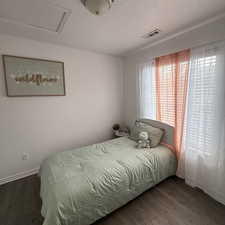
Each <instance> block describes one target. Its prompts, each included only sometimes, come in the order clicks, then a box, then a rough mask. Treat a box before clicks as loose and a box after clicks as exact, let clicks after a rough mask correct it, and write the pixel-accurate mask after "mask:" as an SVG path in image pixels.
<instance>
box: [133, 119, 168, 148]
mask: <svg viewBox="0 0 225 225" xmlns="http://www.w3.org/2000/svg"><path fill="white" fill-rule="evenodd" d="M142 131H146V132H148V137H149V139H150V145H151V147H152V148H153V147H156V146H157V145H159V143H160V141H161V140H162V137H163V134H164V131H163V130H162V129H160V128H157V127H153V126H151V125H149V124H147V123H143V122H140V121H136V122H135V125H134V126H133V128H132V129H131V133H130V138H131V139H132V140H134V141H137V140H138V138H139V133H140V132H142Z"/></svg>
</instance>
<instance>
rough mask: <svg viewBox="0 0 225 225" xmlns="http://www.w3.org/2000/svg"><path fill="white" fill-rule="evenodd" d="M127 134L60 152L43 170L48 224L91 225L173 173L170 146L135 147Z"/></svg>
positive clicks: (172, 155) (45, 212)
mask: <svg viewBox="0 0 225 225" xmlns="http://www.w3.org/2000/svg"><path fill="white" fill-rule="evenodd" d="M135 145H136V143H135V142H134V141H132V140H130V139H128V138H126V137H122V138H118V139H114V140H110V141H106V142H104V143H100V144H95V145H90V146H87V147H83V148H79V149H74V150H70V151H65V152H61V153H57V154H55V155H53V156H52V157H50V158H49V159H47V160H46V161H45V162H43V164H42V166H41V169H40V177H41V198H42V202H43V205H42V215H43V216H44V218H45V220H44V225H87V224H91V223H93V222H94V221H96V220H98V219H100V218H101V217H104V216H105V215H107V214H109V213H110V212H112V211H113V210H115V209H117V208H119V207H120V206H122V205H124V204H126V203H127V202H129V201H130V200H132V199H133V198H135V197H137V196H138V195H140V194H141V193H142V192H144V191H146V190H147V189H149V188H150V187H153V186H154V185H156V184H157V183H159V182H160V181H162V180H163V179H165V178H167V177H169V176H171V175H174V174H175V172H176V167H177V165H176V164H177V162H176V157H175V155H174V154H173V153H172V152H171V151H170V150H169V149H168V148H166V147H164V146H161V145H160V146H158V147H156V148H152V149H136V148H135Z"/></svg>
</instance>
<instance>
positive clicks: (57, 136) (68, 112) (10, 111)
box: [0, 35, 123, 180]
mask: <svg viewBox="0 0 225 225" xmlns="http://www.w3.org/2000/svg"><path fill="white" fill-rule="evenodd" d="M0 54H11V55H18V56H27V57H37V58H44V59H51V60H60V61H63V62H64V63H65V80H66V93H67V95H66V96H65V97H25V98H9V97H6V93H5V85H4V78H3V71H2V62H1V63H0V180H1V179H2V178H6V177H8V176H11V175H14V174H17V173H20V172H23V171H28V170H31V169H33V168H37V167H38V166H39V165H40V163H41V161H42V160H43V159H44V158H46V157H47V156H49V155H50V154H52V153H54V152H58V151H63V150H67V149H72V148H76V147H79V146H83V145H88V144H91V143H97V142H100V141H104V140H107V139H109V138H111V127H112V125H113V123H115V122H117V123H120V122H122V121H123V112H122V104H123V64H122V59H120V58H118V57H113V56H107V55H101V54H95V53H91V52H87V51H80V50H75V49H71V48H66V47H61V46H56V45H51V44H46V43H40V42H36V41H32V40H28V39H22V38H16V37H11V36H4V35H0ZM23 153H29V155H30V158H29V160H27V161H23V160H22V159H21V157H22V154H23Z"/></svg>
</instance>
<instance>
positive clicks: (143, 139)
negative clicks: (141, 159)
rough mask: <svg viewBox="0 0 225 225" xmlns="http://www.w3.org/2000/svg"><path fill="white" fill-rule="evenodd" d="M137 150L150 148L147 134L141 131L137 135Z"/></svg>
mask: <svg viewBox="0 0 225 225" xmlns="http://www.w3.org/2000/svg"><path fill="white" fill-rule="evenodd" d="M137 148H150V140H149V138H148V132H146V131H142V132H140V133H139V135H138V141H137Z"/></svg>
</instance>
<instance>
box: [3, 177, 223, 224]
mask: <svg viewBox="0 0 225 225" xmlns="http://www.w3.org/2000/svg"><path fill="white" fill-rule="evenodd" d="M39 189H40V182H39V178H38V177H37V176H30V177H28V178H24V179H21V180H19V181H15V182H12V183H9V184H5V185H2V186H0V225H41V224H42V223H43V218H42V217H41V214H40V209H41V199H40V197H39ZM52 225H54V224H52ZM74 225H76V224H74ZM94 225H225V206H223V205H222V204H220V203H218V202H216V201H215V200H213V199H212V198H210V197H209V196H208V195H206V194H204V193H203V192H202V191H200V190H198V189H193V188H191V187H189V186H187V185H186V184H185V183H184V181H183V180H181V179H179V178H177V177H172V178H169V179H167V180H165V181H164V182H162V183H161V184H159V185H157V186H156V187H154V188H152V189H150V190H149V191H147V192H145V193H144V194H142V195H141V196H140V197H138V198H137V199H135V200H133V201H132V202H130V203H128V204H127V205H126V206H124V207H122V208H120V209H118V210H117V211H115V212H113V213H112V214H110V215H109V216H107V217H105V218H104V219H102V220H100V221H98V222H96V223H95V224H94Z"/></svg>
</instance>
